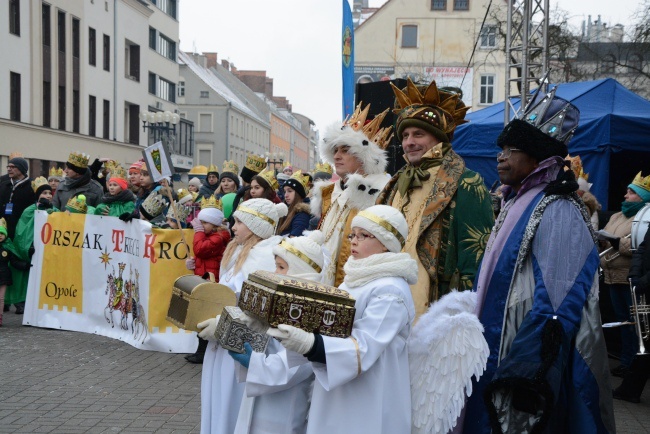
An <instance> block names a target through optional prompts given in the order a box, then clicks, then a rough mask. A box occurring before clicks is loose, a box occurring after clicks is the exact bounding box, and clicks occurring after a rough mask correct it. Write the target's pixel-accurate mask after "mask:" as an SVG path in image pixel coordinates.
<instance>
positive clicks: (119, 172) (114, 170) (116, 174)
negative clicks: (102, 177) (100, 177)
mask: <svg viewBox="0 0 650 434" xmlns="http://www.w3.org/2000/svg"><path fill="white" fill-rule="evenodd" d="M109 172H110V173H109V175H108V179H109V180H110V179H111V178H119V179H123V180H124V181H126V180H127V179H128V178H127V173H126V170H124V168H123V167H122V166H120V165H119V164H114V165H112V166H111V168H110V169H109Z"/></svg>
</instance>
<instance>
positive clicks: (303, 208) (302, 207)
mask: <svg viewBox="0 0 650 434" xmlns="http://www.w3.org/2000/svg"><path fill="white" fill-rule="evenodd" d="M299 212H306V213H307V214H311V208H310V204H308V203H305V202H301V203H299V204H298V205H296V214H298V213H299Z"/></svg>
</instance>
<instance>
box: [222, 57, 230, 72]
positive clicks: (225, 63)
mask: <svg viewBox="0 0 650 434" xmlns="http://www.w3.org/2000/svg"><path fill="white" fill-rule="evenodd" d="M221 66H223V67H224V68H226V69H227V70H228V71H230V62H228V61H227V60H226V59H221Z"/></svg>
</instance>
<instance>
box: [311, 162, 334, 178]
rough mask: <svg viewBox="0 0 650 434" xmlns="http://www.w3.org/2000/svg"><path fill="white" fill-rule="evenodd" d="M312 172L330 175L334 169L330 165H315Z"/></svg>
mask: <svg viewBox="0 0 650 434" xmlns="http://www.w3.org/2000/svg"><path fill="white" fill-rule="evenodd" d="M314 172H324V173H329V174H330V175H331V174H332V173H333V172H334V168H333V167H332V165H331V164H330V163H316V167H315V168H314Z"/></svg>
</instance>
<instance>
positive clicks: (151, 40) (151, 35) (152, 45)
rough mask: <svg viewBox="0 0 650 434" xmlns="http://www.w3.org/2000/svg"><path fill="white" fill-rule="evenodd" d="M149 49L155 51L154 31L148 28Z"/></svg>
mask: <svg viewBox="0 0 650 434" xmlns="http://www.w3.org/2000/svg"><path fill="white" fill-rule="evenodd" d="M149 48H151V49H152V50H155V49H156V29H154V28H153V27H149Z"/></svg>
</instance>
